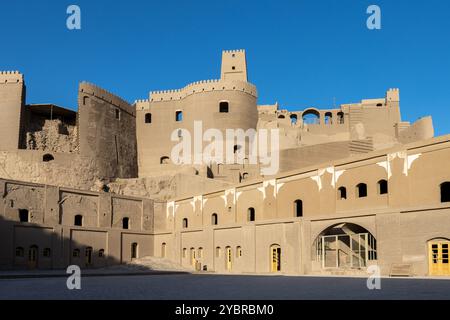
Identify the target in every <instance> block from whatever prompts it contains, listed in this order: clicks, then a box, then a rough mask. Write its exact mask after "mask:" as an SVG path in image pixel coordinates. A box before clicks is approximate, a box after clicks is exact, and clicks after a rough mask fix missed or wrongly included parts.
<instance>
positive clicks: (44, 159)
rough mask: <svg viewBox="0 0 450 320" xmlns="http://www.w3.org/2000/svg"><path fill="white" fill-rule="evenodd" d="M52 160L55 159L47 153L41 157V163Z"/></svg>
mask: <svg viewBox="0 0 450 320" xmlns="http://www.w3.org/2000/svg"><path fill="white" fill-rule="evenodd" d="M53 160H55V157H54V156H52V155H51V154H49V153H47V154H44V156H43V157H42V161H44V162H50V161H53Z"/></svg>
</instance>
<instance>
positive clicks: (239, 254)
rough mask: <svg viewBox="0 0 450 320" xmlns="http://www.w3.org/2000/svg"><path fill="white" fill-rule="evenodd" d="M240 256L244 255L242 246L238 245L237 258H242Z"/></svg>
mask: <svg viewBox="0 0 450 320" xmlns="http://www.w3.org/2000/svg"><path fill="white" fill-rule="evenodd" d="M240 257H242V247H241V246H237V247H236V258H240Z"/></svg>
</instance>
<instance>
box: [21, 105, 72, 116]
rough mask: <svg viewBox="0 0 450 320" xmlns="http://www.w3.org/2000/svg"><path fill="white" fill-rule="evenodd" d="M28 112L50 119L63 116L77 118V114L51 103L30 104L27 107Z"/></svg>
mask: <svg viewBox="0 0 450 320" xmlns="http://www.w3.org/2000/svg"><path fill="white" fill-rule="evenodd" d="M27 107H28V110H30V111H31V112H32V113H35V114H40V115H43V116H48V117H52V116H53V117H58V116H63V117H65V118H76V116H77V112H76V111H73V110H70V109H67V108H63V107H60V106H57V105H55V104H51V103H39V104H30V105H27Z"/></svg>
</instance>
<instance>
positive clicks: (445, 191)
mask: <svg viewBox="0 0 450 320" xmlns="http://www.w3.org/2000/svg"><path fill="white" fill-rule="evenodd" d="M441 202H450V182H444V183H443V184H441Z"/></svg>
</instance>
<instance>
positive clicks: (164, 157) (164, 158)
mask: <svg viewBox="0 0 450 320" xmlns="http://www.w3.org/2000/svg"><path fill="white" fill-rule="evenodd" d="M159 163H160V164H169V163H170V158H169V157H167V156H163V157H161V158H160V159H159Z"/></svg>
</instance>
